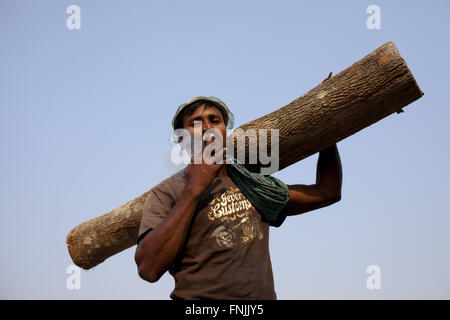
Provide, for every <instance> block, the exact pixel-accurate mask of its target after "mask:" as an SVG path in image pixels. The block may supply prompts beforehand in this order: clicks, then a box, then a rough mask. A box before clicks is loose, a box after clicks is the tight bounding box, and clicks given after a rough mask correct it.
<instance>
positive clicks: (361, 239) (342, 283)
mask: <svg viewBox="0 0 450 320" xmlns="http://www.w3.org/2000/svg"><path fill="white" fill-rule="evenodd" d="M71 4H76V5H78V6H80V8H81V30H69V29H67V27H66V19H67V17H68V14H66V8H67V7H68V6H69V5H71ZM371 4H376V5H378V6H380V8H381V30H369V29H367V27H366V19H367V17H368V14H366V8H367V7H368V6H369V5H371ZM449 31H450V2H449V1H446V0H442V1H433V2H426V1H395V2H394V1H376V2H375V1H93V0H90V1H84V0H77V1H75V0H74V1H65V0H64V1H63V0H59V1H56V0H55V1H17V0H16V1H12V0H11V1H5V0H2V1H0V48H1V50H0V90H1V91H0V112H1V116H0V121H1V122H0V130H1V133H0V139H1V140H0V147H1V157H0V177H1V179H0V181H1V184H0V188H1V189H0V194H1V201H0V210H1V216H0V219H1V220H0V243H1V247H0V261H1V265H0V298H24V299H47V298H51V299H112V298H119V299H168V298H169V294H170V292H171V290H172V289H173V280H172V278H171V277H170V276H169V275H165V276H164V277H163V278H162V279H161V280H160V281H159V282H157V283H154V284H150V283H146V282H144V281H143V280H141V279H140V278H139V277H138V274H137V271H136V265H135V263H134V258H133V257H134V248H132V249H128V250H127V251H124V252H122V253H120V254H118V255H116V256H114V257H112V258H110V259H108V260H107V261H105V262H104V263H103V264H101V265H99V266H98V267H96V268H94V269H93V270H89V271H82V272H81V289H80V290H69V289H67V287H66V279H67V277H68V276H69V275H68V274H66V268H67V267H68V266H69V265H71V264H72V261H71V259H70V257H69V254H68V252H67V248H66V244H65V239H66V236H67V233H68V232H69V231H70V230H71V229H72V228H73V227H75V226H76V225H78V224H80V223H81V222H84V221H86V220H88V219H91V218H95V217H97V216H100V215H102V214H104V213H106V212H109V211H110V210H112V209H114V208H116V207H118V206H120V205H122V204H124V203H125V202H127V201H129V200H131V199H132V198H134V197H136V196H138V195H140V194H142V193H143V192H144V191H146V190H148V189H150V188H151V187H152V186H153V185H155V184H157V183H158V182H159V181H161V180H162V179H164V178H165V177H167V176H168V175H170V174H171V173H172V172H173V169H174V168H173V166H171V165H170V164H169V163H168V156H169V152H170V149H171V147H172V144H171V143H170V142H169V141H168V139H169V136H170V133H171V130H170V120H171V117H172V115H173V113H174V112H175V110H176V108H177V106H178V105H179V104H181V103H183V102H185V101H186V100H188V99H190V98H192V97H194V96H198V95H214V96H217V97H219V98H220V99H222V100H224V101H225V102H226V103H227V105H228V106H229V107H230V109H231V110H232V111H233V112H234V114H235V116H236V126H239V125H240V124H243V123H245V122H247V121H250V120H252V119H255V118H256V117H259V116H262V115H264V114H266V113H268V112H271V111H273V110H275V109H277V108H279V107H281V106H284V105H286V104H287V103H289V102H291V101H292V100H293V99H295V98H297V97H299V96H300V95H301V94H303V93H305V92H307V91H308V90H310V89H311V88H313V87H314V86H316V85H317V84H318V83H319V82H320V81H322V79H324V78H325V77H326V76H327V75H328V73H329V72H330V71H333V72H334V74H336V73H338V72H340V71H342V70H343V69H344V68H346V67H348V66H349V65H351V64H352V63H354V62H355V61H357V60H359V59H360V58H362V57H364V56H365V55H366V54H368V53H370V52H371V51H373V50H374V49H376V48H377V47H379V46H380V45H382V44H383V43H385V42H387V41H393V42H394V44H395V45H396V46H397V47H398V49H399V51H400V53H401V55H402V56H403V57H404V58H405V60H406V62H407V63H408V66H409V67H410V69H411V71H412V72H413V74H414V76H415V78H416V80H417V82H418V83H419V85H420V87H421V89H422V90H423V91H424V93H425V96H424V97H423V98H421V99H420V100H418V101H416V102H414V103H413V104H411V105H410V106H408V107H406V108H404V111H405V112H404V113H402V114H394V115H391V116H389V117H388V118H385V119H383V120H381V121H380V122H378V123H376V124H374V125H372V126H370V127H369V128H366V129H364V130H362V131H360V132H359V133H357V134H355V135H353V136H351V137H349V138H347V139H345V140H344V141H341V142H339V143H338V148H339V152H340V155H341V160H342V165H343V173H344V179H343V190H342V200H341V201H340V202H339V203H337V204H334V205H332V206H329V207H326V208H323V209H320V210H316V211H312V212H309V213H306V214H303V215H300V216H296V217H289V218H288V219H287V220H286V221H285V223H284V225H283V226H282V227H280V228H279V229H274V228H273V229H271V240H270V247H271V257H272V263H273V269H274V276H275V286H276V291H277V294H278V297H279V298H280V299H328V298H332V299H347V298H351V299H380V298H381V299H393V298H399V299H415V298H424V299H429V298H446V299H448V298H450V273H449V270H450V233H449V230H450V205H449V202H448V198H449V197H448V196H449V194H450V192H449V191H450V187H449V181H450V170H449V167H448V164H449V163H450V161H449V160H450V152H449V150H448V146H449V143H448V139H449V137H450V129H449V125H448V122H449V120H450V109H449V107H450V106H449V89H448V87H449V81H448V78H447V77H448V74H449V71H450V70H449V69H450V68H449V66H450V63H449V60H448V57H449V56H450V42H449ZM316 161H317V154H316V155H313V156H311V157H309V158H308V159H305V160H303V161H301V162H299V163H297V164H294V165H292V166H291V167H289V168H286V169H284V170H282V171H281V172H279V173H277V174H276V176H277V177H279V178H281V179H282V180H284V181H285V182H286V183H291V184H292V183H301V184H310V183H314V179H315V170H316ZM373 264H375V265H378V266H379V267H380V268H381V286H382V288H381V289H380V290H368V289H367V287H366V279H367V277H368V276H369V275H368V274H366V268H367V267H368V266H369V265H373Z"/></svg>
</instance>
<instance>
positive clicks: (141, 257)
mask: <svg viewBox="0 0 450 320" xmlns="http://www.w3.org/2000/svg"><path fill="white" fill-rule="evenodd" d="M199 196H200V194H199V193H198V192H193V191H192V190H191V189H190V188H189V187H185V189H184V190H183V192H182V194H181V195H180V197H179V199H178V200H177V203H176V205H175V206H174V207H173V208H172V210H171V211H170V213H169V215H168V217H167V218H166V219H165V220H164V221H163V222H162V223H161V224H160V225H159V226H158V227H156V228H155V229H153V230H152V231H151V232H150V233H149V234H148V235H147V236H145V237H144V238H143V239H142V240H141V241H140V242H139V245H138V248H137V250H136V256H135V259H136V263H137V264H138V266H139V274H140V276H141V277H142V278H144V279H145V280H147V281H150V282H155V281H157V280H158V279H159V278H160V277H161V276H162V275H163V274H164V272H166V271H167V270H168V268H169V267H170V266H171V265H172V264H173V262H174V261H175V259H176V257H177V255H178V254H179V253H180V251H181V249H182V247H183V245H184V242H185V240H186V235H187V232H188V230H189V226H190V223H191V220H192V217H193V215H194V212H195V208H196V207H197V203H198V198H199Z"/></svg>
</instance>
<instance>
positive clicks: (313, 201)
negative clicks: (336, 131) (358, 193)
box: [281, 144, 342, 216]
mask: <svg viewBox="0 0 450 320" xmlns="http://www.w3.org/2000/svg"><path fill="white" fill-rule="evenodd" d="M341 188H342V165H341V159H340V157H339V152H338V149H337V145H336V144H334V145H332V146H331V147H329V148H327V149H325V150H322V151H320V153H319V159H318V161H317V172H316V183H315V184H313V185H302V184H296V185H289V201H288V202H287V204H286V206H285V207H284V209H283V211H282V212H281V214H283V215H286V216H290V215H296V214H301V213H305V212H308V211H311V210H315V209H319V208H322V207H325V206H328V205H330V204H333V203H335V202H338V201H339V200H340V199H341Z"/></svg>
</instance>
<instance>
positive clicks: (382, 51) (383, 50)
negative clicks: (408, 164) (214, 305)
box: [66, 42, 423, 269]
mask: <svg viewBox="0 0 450 320" xmlns="http://www.w3.org/2000/svg"><path fill="white" fill-rule="evenodd" d="M422 95H423V93H422V91H421V90H420V88H419V87H418V85H417V83H416V81H415V79H414V77H413V75H412V74H411V72H410V71H409V69H408V67H407V65H406V62H405V61H404V60H403V58H402V57H401V56H400V54H399V52H398V50H397V48H396V47H395V45H394V44H393V43H391V42H388V43H386V44H384V45H382V46H381V47H379V48H378V49H377V50H375V51H373V52H372V53H370V54H369V55H367V56H366V57H364V58H363V59H361V60H359V61H358V62H356V63H354V64H353V65H351V66H350V67H348V68H347V69H345V70H343V71H342V72H340V73H339V74H337V75H335V76H334V77H332V78H330V79H329V80H327V81H325V82H323V83H321V84H319V85H318V86H316V87H315V88H314V89H312V90H310V91H309V92H307V93H306V94H304V95H302V96H301V97H299V98H298V99H296V100H294V101H292V102H291V103H289V104H288V105H286V106H285V107H282V108H281V109H279V110H276V111H274V112H272V113H270V114H268V115H266V116H263V117H261V118H259V119H256V120H254V121H251V122H248V123H246V124H244V125H242V126H241V127H240V128H241V129H243V130H244V131H245V130H248V129H252V128H253V129H268V130H270V129H278V130H279V159H280V162H279V170H281V169H283V168H285V167H287V166H289V165H291V164H293V163H295V162H297V161H299V160H302V159H304V158H306V157H308V156H310V155H312V154H314V153H316V152H319V151H321V150H323V149H325V148H327V147H329V146H330V145H332V144H334V143H337V142H339V141H341V140H342V139H345V138H347V137H348V136H350V135H352V134H354V133H356V132H358V131H360V130H361V129H363V128H366V127H368V126H370V125H372V124H373V123H375V122H377V121H379V120H381V119H383V118H385V117H386V116H388V115H390V114H392V113H395V112H397V113H399V112H402V111H403V110H402V108H403V107H405V106H407V105H408V104H410V103H411V102H413V101H415V100H417V99H419V98H420V97H421V96H422ZM269 141H270V140H269ZM248 142H249V141H247V143H246V150H247V151H248V150H249V148H248ZM269 147H270V143H269ZM250 168H251V169H252V170H257V169H258V168H259V166H258V165H256V166H250ZM148 192H149V191H147V192H145V193H143V194H142V195H140V196H139V197H137V198H135V199H133V200H131V201H129V202H127V203H125V204H124V205H122V206H121V207H119V208H117V209H114V210H112V211H111V212H109V213H107V214H104V215H102V216H100V217H98V218H95V219H92V220H89V221H86V222H84V223H82V224H80V225H79V226H77V227H75V228H74V229H73V230H71V231H70V232H69V234H68V236H67V240H66V243H67V246H68V250H69V254H70V256H71V257H72V260H73V262H74V263H75V264H76V265H77V266H79V267H81V268H83V269H90V268H92V267H94V266H96V265H98V264H99V263H101V262H103V261H104V260H105V259H107V258H108V257H111V256H112V255H114V254H116V253H118V252H121V251H123V250H125V249H127V248H129V247H132V246H133V245H135V244H136V239H137V235H138V230H139V225H140V221H141V218H142V209H143V204H144V201H145V199H146V197H147V194H148Z"/></svg>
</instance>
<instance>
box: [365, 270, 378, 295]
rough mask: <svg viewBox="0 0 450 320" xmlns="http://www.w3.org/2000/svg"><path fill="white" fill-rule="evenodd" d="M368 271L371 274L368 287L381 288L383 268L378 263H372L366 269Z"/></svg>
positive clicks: (367, 283) (367, 281)
mask: <svg viewBox="0 0 450 320" xmlns="http://www.w3.org/2000/svg"><path fill="white" fill-rule="evenodd" d="M366 273H368V274H370V276H369V277H368V278H367V280H366V286H367V289H369V290H373V289H377V290H380V289H381V268H380V267H379V266H377V265H376V264H373V265H370V266H368V267H367V269H366Z"/></svg>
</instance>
